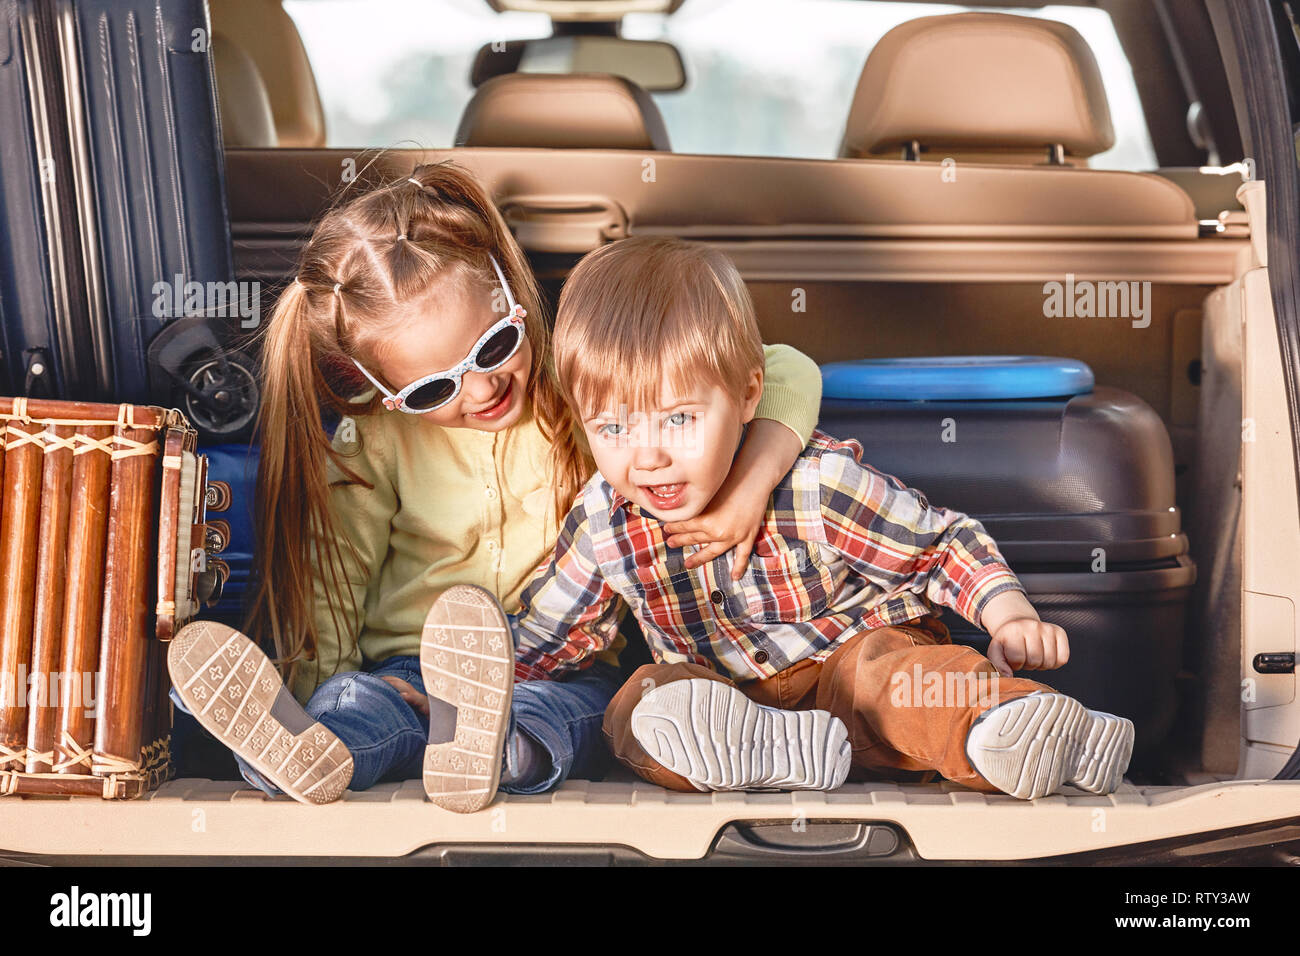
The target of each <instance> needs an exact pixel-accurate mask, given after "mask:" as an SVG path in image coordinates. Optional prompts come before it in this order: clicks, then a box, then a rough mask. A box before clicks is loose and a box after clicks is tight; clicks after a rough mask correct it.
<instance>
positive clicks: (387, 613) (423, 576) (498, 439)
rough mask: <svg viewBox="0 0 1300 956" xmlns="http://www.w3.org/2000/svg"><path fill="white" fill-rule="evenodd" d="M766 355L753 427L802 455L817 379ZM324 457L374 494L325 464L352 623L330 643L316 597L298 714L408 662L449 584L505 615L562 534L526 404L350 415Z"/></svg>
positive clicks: (545, 446) (787, 352) (778, 350)
mask: <svg viewBox="0 0 1300 956" xmlns="http://www.w3.org/2000/svg"><path fill="white" fill-rule="evenodd" d="M764 355H765V359H766V363H765V374H764V383H765V384H764V388H763V396H762V398H761V399H760V401H759V405H758V409H757V410H756V412H755V416H756V417H758V418H770V419H775V420H776V421H779V422H781V423H782V424H784V425H786V426H787V427H789V428H790V429H791V430H792V431H794V432H795V433H796V434H797V435H798V436H799V438H800V440H801V441H802V442H804V443H805V444H806V443H807V441H808V439H809V438H810V437H811V435H812V431H813V428H814V427H816V424H817V417H818V414H819V411H820V404H821V373H820V371H819V370H818V368H817V366H816V364H815V363H814V362H813V361H812V360H811V359H809V358H808V357H807V356H805V355H804V354H803V353H801V352H799V351H797V350H795V349H792V348H790V347H789V346H785V345H770V346H765V347H764ZM358 443H359V446H360V447H359V449H358ZM334 447H335V448H336V449H337V450H339V451H340V452H341V453H343V454H344V455H347V456H350V457H348V458H346V459H345V460H346V461H347V464H348V467H349V468H351V469H352V470H353V471H355V472H356V473H357V474H358V475H360V476H361V477H362V478H364V479H365V480H366V481H368V482H370V483H371V484H372V485H374V488H373V489H367V488H365V487H363V486H361V485H358V484H349V483H342V482H343V481H344V476H343V474H342V472H340V471H339V470H338V469H337V467H336V466H335V465H334V464H333V463H332V462H331V463H330V474H329V478H330V482H331V483H332V484H333V483H334V482H340V483H339V484H333V487H332V492H331V504H332V508H333V511H334V516H335V519H336V521H337V527H338V529H339V533H340V534H341V535H342V536H343V537H344V538H345V540H347V541H351V542H352V544H353V545H354V546H355V547H356V551H357V555H356V557H355V558H354V557H353V556H352V555H350V554H348V553H347V552H348V549H347V547H346V545H345V547H344V549H343V550H344V559H345V567H346V579H347V581H348V584H349V586H350V587H351V589H352V593H353V597H354V599H355V604H356V607H357V608H358V609H359V610H360V612H361V613H360V614H359V615H350V614H349V613H348V603H347V600H346V596H343V600H341V601H339V602H338V603H339V604H340V608H339V618H340V621H342V622H343V624H344V627H345V628H346V630H345V631H344V632H343V633H342V634H340V633H339V632H338V630H336V628H335V626H334V619H333V616H332V615H331V612H330V608H329V605H328V603H327V601H326V595H323V594H320V593H317V595H316V608H315V612H314V617H315V621H316V628H317V631H316V633H317V656H316V660H314V661H300V662H299V664H298V667H297V671H296V675H295V678H294V682H293V692H294V696H295V697H297V698H298V699H299V700H300V701H303V702H304V703H305V702H306V700H307V699H308V698H309V697H310V696H311V694H312V692H313V691H314V690H315V689H316V688H317V687H318V686H320V684H321V683H323V682H324V681H325V680H326V679H327V678H329V677H330V676H331V675H332V674H335V673H341V672H345V671H354V670H360V668H361V664H362V655H363V654H364V655H365V657H366V658H368V659H370V660H373V661H382V660H384V659H385V658H388V657H392V656H395V655H399V654H401V655H405V654H410V655H417V654H419V653H420V632H421V631H422V630H423V627H424V619H425V618H426V617H427V616H428V613H429V608H430V607H432V606H433V603H434V601H435V600H437V598H438V595H440V594H441V593H442V592H443V591H444V590H446V589H447V588H449V587H450V586H452V585H453V584H477V585H479V586H480V587H483V588H486V589H487V590H489V591H491V592H492V593H493V594H495V595H496V596H497V598H498V599H499V600H500V601H501V604H502V606H503V607H504V608H505V609H506V611H508V612H510V613H512V614H513V613H517V612H518V611H519V595H520V593H521V592H522V591H523V589H524V586H525V585H526V584H527V583H528V581H529V580H530V579H531V578H532V576H533V574H534V572H536V571H537V569H538V567H539V566H540V565H541V564H542V562H543V561H549V560H550V557H551V553H552V551H553V550H554V548H555V541H556V539H557V538H558V537H559V531H560V529H559V522H558V521H557V520H556V518H555V514H554V507H553V505H552V485H553V481H552V471H551V461H550V443H549V442H548V441H547V440H546V439H545V437H543V435H542V432H541V429H540V428H539V427H538V425H537V420H536V418H535V417H534V416H533V413H532V407H531V405H530V406H529V407H528V408H526V409H525V411H524V415H523V416H522V417H521V418H520V419H519V421H518V422H517V423H516V424H515V425H513V426H511V427H510V428H508V429H506V430H505V431H501V432H483V431H478V430H476V429H472V428H443V427H441V426H439V425H433V424H431V423H429V422H427V421H425V420H424V419H423V417H422V416H420V415H407V414H403V413H400V412H383V413H380V414H376V415H362V416H357V417H355V418H351V419H347V420H346V421H345V422H342V423H340V426H339V428H338V429H337V430H336V431H335V434H334ZM319 590H320V589H319V587H318V592H319ZM354 638H355V640H354ZM615 656H616V651H615Z"/></svg>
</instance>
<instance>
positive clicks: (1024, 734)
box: [966, 692, 1133, 800]
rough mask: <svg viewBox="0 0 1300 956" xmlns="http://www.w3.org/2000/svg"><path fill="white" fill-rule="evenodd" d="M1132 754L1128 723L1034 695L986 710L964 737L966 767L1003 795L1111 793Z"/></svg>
mask: <svg viewBox="0 0 1300 956" xmlns="http://www.w3.org/2000/svg"><path fill="white" fill-rule="evenodd" d="M1132 756H1133V722H1132V721H1131V720H1126V719H1125V718H1123V717H1116V716H1115V715H1114V714H1106V713H1102V712H1100V711H1096V710H1088V709H1087V708H1086V707H1084V706H1083V704H1081V703H1079V702H1078V701H1077V700H1075V699H1074V698H1073V697H1067V696H1066V695H1065V694H1055V693H1041V692H1040V693H1037V694H1030V695H1029V696H1027V697H1019V698H1017V699H1015V700H1012V701H1007V702H1006V703H1005V704H999V705H998V706H997V707H994V708H992V709H990V710H987V711H985V712H984V713H983V714H981V715H980V717H979V718H978V719H977V720H976V721H975V723H974V724H973V725H972V726H971V729H970V733H969V734H968V735H967V737H966V757H967V759H968V760H970V763H971V766H972V767H974V768H975V769H976V770H977V771H979V774H980V776H982V777H983V778H984V779H985V780H987V781H988V782H989V783H991V784H993V785H994V786H995V787H997V788H998V789H999V790H1001V791H1003V792H1004V793H1009V794H1011V796H1013V797H1019V798H1021V799H1022V800H1033V799H1036V798H1038V797H1043V796H1046V795H1047V794H1049V793H1056V792H1058V791H1059V790H1060V789H1061V787H1062V786H1063V785H1066V784H1068V785H1071V786H1075V787H1078V788H1079V789H1080V790H1085V791H1087V792H1088V793H1095V794H1105V793H1113V792H1114V791H1115V790H1116V789H1118V788H1119V785H1120V784H1121V783H1122V782H1123V780H1124V771H1125V770H1126V769H1127V768H1128V762H1129V758H1131V757H1132Z"/></svg>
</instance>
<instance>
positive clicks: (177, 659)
mask: <svg viewBox="0 0 1300 956" xmlns="http://www.w3.org/2000/svg"><path fill="white" fill-rule="evenodd" d="M262 368H263V372H262V378H263V382H262V396H263V404H262V409H261V414H260V418H259V422H258V429H259V437H260V443H261V462H260V467H259V471H258V479H257V504H256V517H257V526H258V534H259V546H258V549H257V567H256V569H255V592H254V596H253V605H252V608H251V610H250V613H249V617H248V620H247V622H246V625H245V629H246V630H248V631H249V632H250V633H252V634H255V635H259V636H262V637H269V638H270V640H271V642H272V643H273V644H274V648H275V651H276V654H277V657H278V659H279V662H280V664H281V666H282V667H283V668H284V671H283V680H282V674H281V672H280V671H279V670H277V668H276V666H275V664H273V663H272V662H271V660H270V659H269V658H267V657H266V655H265V654H263V653H262V651H261V650H260V649H259V647H258V646H257V644H256V642H254V641H251V640H249V639H248V638H247V637H245V636H244V635H243V634H241V633H240V632H239V631H234V630H232V629H231V628H229V627H222V626H220V625H218V624H215V623H213V622H195V623H193V624H191V625H189V626H187V627H186V628H183V629H182V630H181V632H180V633H179V634H178V635H177V637H176V638H175V639H174V640H173V642H172V645H171V648H170V651H169V657H168V661H169V668H170V671H171V676H172V680H173V684H174V688H173V691H172V697H173V700H174V701H175V702H176V703H177V704H178V706H180V707H181V708H182V709H184V710H186V711H188V712H190V713H193V714H194V716H195V717H196V718H197V720H198V721H199V723H200V724H202V725H203V726H204V727H205V728H206V729H207V730H208V731H209V732H211V733H212V734H213V735H214V736H215V737H216V738H217V739H218V740H219V741H221V742H222V743H224V744H225V745H227V746H229V747H230V748H231V749H232V751H233V752H234V753H235V756H236V759H237V760H238V761H239V763H240V766H241V769H242V771H243V773H244V776H245V779H247V780H248V781H249V782H250V783H253V784H254V785H255V786H258V787H260V788H262V789H263V790H265V791H266V792H268V793H272V794H274V793H277V792H281V791H282V792H285V793H288V794H289V795H290V796H292V797H294V798H295V799H297V800H299V801H302V802H305V803H325V802H329V801H331V800H334V799H336V798H337V797H338V796H339V795H340V794H341V793H342V792H343V790H344V789H347V788H351V789H353V790H364V789H366V788H368V787H370V786H372V785H373V784H374V783H376V782H377V781H379V780H383V779H409V778H412V777H415V776H420V775H421V770H422V756H423V751H424V749H425V746H426V744H428V745H430V746H431V745H432V744H433V743H435V734H445V733H448V732H450V728H449V726H448V721H449V720H450V721H452V722H454V719H455V718H454V716H450V717H449V715H448V713H447V709H448V705H447V704H446V703H445V702H444V701H442V700H438V699H436V698H435V697H432V696H430V695H427V694H426V692H425V688H424V684H423V681H422V679H421V671H420V662H419V658H418V654H419V649H420V642H421V635H422V632H423V631H424V628H425V625H426V617H427V616H428V615H429V612H430V609H431V607H432V606H433V604H434V602H435V600H436V599H437V598H438V596H439V595H440V594H442V593H443V592H445V591H447V590H448V589H449V588H450V587H452V586H454V585H456V584H474V585H479V586H480V587H483V588H486V589H487V590H488V591H490V592H491V593H492V594H493V595H495V596H496V597H497V598H498V599H499V600H500V601H501V604H502V606H503V607H504V608H505V610H506V611H507V612H517V611H518V610H519V595H520V593H521V591H522V590H523V588H524V586H525V585H526V584H527V583H528V581H529V579H530V578H531V577H532V576H533V573H534V572H535V571H537V570H538V569H539V568H541V567H545V566H546V565H548V564H549V562H550V557H551V552H552V550H553V549H554V546H555V542H556V539H557V536H558V533H559V527H560V521H561V520H562V518H563V516H564V514H565V513H566V512H567V511H568V509H569V507H570V506H571V504H572V503H573V500H574V497H575V496H576V495H577V493H578V491H579V489H580V488H581V487H582V485H583V484H584V483H585V481H586V480H587V478H588V477H590V475H591V473H592V471H593V468H592V464H591V461H590V457H589V451H588V450H587V448H586V447H585V445H584V444H583V443H582V439H581V438H580V434H581V433H580V430H578V429H575V427H574V426H573V424H572V423H571V421H570V418H569V412H568V410H567V407H566V406H565V404H564V402H563V400H562V398H561V397H560V393H559V391H558V389H557V386H556V382H555V377H554V369H553V365H552V359H551V356H550V328H549V325H548V323H547V322H546V320H545V316H544V314H543V311H542V300H541V294H540V291H539V289H538V286H537V284H536V281H535V279H534V278H533V276H532V274H531V272H530V270H529V267H528V264H527V260H526V259H525V257H524V254H523V252H522V251H521V250H520V248H519V246H518V245H517V244H516V242H515V240H514V237H513V236H512V235H511V233H510V231H509V229H508V228H507V227H506V225H505V222H504V220H503V219H502V218H501V215H500V213H499V212H498V211H497V209H496V207H495V205H494V204H493V203H492V201H491V199H490V198H489V196H488V195H487V193H486V191H485V190H484V189H483V187H482V186H481V185H480V184H479V183H478V182H477V181H476V180H475V179H474V178H473V177H472V176H471V175H470V174H469V173H467V172H466V171H465V170H463V169H461V168H460V167H458V166H456V165H454V164H452V163H440V164H436V165H428V166H423V167H420V168H419V169H417V170H416V171H415V172H414V173H413V174H412V175H411V176H410V177H409V178H407V179H404V180H401V181H398V182H396V183H393V184H390V185H388V186H384V187H380V188H378V189H375V190H373V191H371V192H368V193H365V194H362V195H360V196H358V197H356V198H354V199H352V200H351V201H349V202H347V203H345V204H343V205H341V206H338V207H336V208H334V209H333V210H331V211H330V212H328V213H327V214H326V215H325V216H324V217H323V219H322V220H321V222H320V224H319V225H318V226H317V227H316V230H315V232H314V233H313V235H312V237H311V239H310V240H309V241H308V243H307V245H306V247H305V249H304V250H303V253H302V258H301V262H300V265H299V269H298V275H297V277H296V278H295V280H294V282H293V283H292V284H291V285H290V286H289V287H288V288H287V289H286V290H285V292H284V293H283V294H282V295H281V297H280V299H279V301H278V302H277V304H276V308H275V312H274V315H273V316H272V318H271V320H270V322H269V324H268V326H267V328H266V329H265V330H264V342H263V347H262ZM766 375H767V379H768V385H767V386H766V388H765V390H764V394H763V400H762V402H761V403H760V405H759V407H758V412H757V415H758V416H760V417H761V418H762V419H763V420H759V421H755V423H754V427H752V428H751V430H750V436H749V438H748V439H747V441H746V443H745V445H744V446H743V447H742V449H741V450H740V452H739V453H738V454H737V455H736V458H735V460H734V462H733V465H732V471H731V474H730V476H729V478H728V480H727V484H726V485H725V486H724V488H723V489H722V491H721V492H720V493H719V496H718V498H717V499H715V500H716V502H717V504H716V505H715V506H714V507H712V508H711V509H710V510H709V511H708V512H706V513H704V514H702V515H700V516H699V517H697V518H696V519H694V520H692V521H690V522H681V523H679V524H675V525H667V526H666V528H665V530H666V531H667V532H669V533H670V534H672V535H673V537H671V538H669V539H668V544H669V545H670V546H673V547H686V546H689V545H695V546H701V547H699V549H698V550H696V551H695V553H693V554H691V555H690V556H689V557H688V558H687V562H688V566H690V567H695V566H698V565H699V564H701V563H703V562H705V561H710V560H712V559H713V558H715V557H717V556H718V555H720V554H722V553H724V552H725V551H727V550H728V549H730V548H732V547H733V546H734V547H736V549H737V560H736V562H735V566H736V568H737V569H738V570H739V571H741V572H743V570H744V568H745V566H746V563H747V561H748V556H749V549H750V548H751V547H752V544H753V540H754V537H755V536H756V534H757V532H758V528H759V524H760V521H761V519H762V516H763V513H764V510H765V508H766V504H767V499H768V496H769V495H770V494H771V492H772V489H773V488H774V487H775V486H776V483H777V482H778V481H779V480H780V479H781V477H782V476H783V475H784V474H785V472H786V471H787V470H788V469H789V468H790V467H791V466H792V464H793V462H794V460H795V458H796V457H797V456H798V454H799V452H800V451H801V450H802V448H803V446H804V444H805V443H806V442H807V440H808V438H809V436H810V435H811V433H812V430H813V427H814V426H815V424H816V419H817V414H818V408H819V404H820V397H821V377H820V374H819V372H818V370H817V367H816V365H815V364H813V363H812V361H811V360H809V359H807V358H806V357H804V356H803V355H801V354H800V353H798V352H796V351H795V350H793V349H790V348H787V347H785V346H772V347H769V349H768V351H767V355H766ZM371 385H373V386H374V388H371V387H370V386H371ZM322 412H323V413H324V416H325V417H326V418H328V419H329V420H330V421H335V420H336V421H337V424H336V426H335V428H334V434H333V437H332V438H331V437H330V435H329V433H328V432H327V430H326V427H325V425H324V423H323V421H322ZM618 646H619V645H618V644H616V645H615V647H614V648H613V649H612V650H613V653H611V654H609V655H608V656H606V657H605V658H604V659H603V660H600V661H598V662H596V663H595V664H594V665H593V666H591V667H590V668H588V669H587V670H585V671H582V672H581V673H580V674H578V675H576V676H574V677H573V678H572V679H569V680H562V681H525V682H522V683H519V684H517V685H515V686H514V687H513V705H512V707H511V708H510V714H509V723H508V725H506V724H503V725H502V726H501V727H494V728H492V735H491V736H492V740H493V743H494V745H496V752H500V753H502V759H501V760H500V761H499V764H500V766H497V765H496V763H497V762H495V761H494V763H493V766H492V767H491V768H490V769H489V770H485V774H486V775H487V776H489V777H490V778H491V783H492V786H491V787H490V788H489V787H485V788H484V790H485V791H486V792H487V794H488V795H487V797H486V798H485V799H483V800H482V801H481V803H486V802H487V800H490V799H491V793H492V792H494V791H495V789H496V787H497V777H498V774H499V784H500V788H501V789H502V790H505V791H506V792H513V793H538V792H542V791H545V790H547V789H550V788H552V787H554V786H557V785H558V784H559V783H561V782H562V781H563V780H564V779H566V777H567V776H568V775H569V774H571V773H578V774H583V773H590V772H591V771H593V770H595V769H598V768H599V766H600V764H601V762H602V761H603V759H604V757H605V753H604V746H603V742H602V741H601V740H600V726H601V721H602V718H603V715H604V711H605V707H606V705H607V704H608V703H609V700H610V698H611V697H612V695H613V694H614V692H615V691H616V690H617V689H618V687H619V683H620V681H619V672H618V668H617V649H618ZM510 690H511V689H510V688H509V682H508V681H507V685H506V691H507V693H509V691H510ZM303 704H305V710H304V708H303V706H301V705H303ZM431 708H432V715H431V713H430V712H431ZM431 716H432V719H431ZM437 739H438V740H445V739H448V738H447V737H446V736H440V737H438V738H437ZM426 789H428V783H427V776H426ZM454 809H461V810H465V809H477V805H464V804H463V803H462V804H459V805H457V806H455V807H454Z"/></svg>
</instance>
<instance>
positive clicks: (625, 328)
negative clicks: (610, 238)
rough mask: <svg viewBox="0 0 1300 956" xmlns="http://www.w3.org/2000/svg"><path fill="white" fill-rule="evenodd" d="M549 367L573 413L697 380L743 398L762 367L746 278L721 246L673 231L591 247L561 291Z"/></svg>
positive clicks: (633, 405)
mask: <svg viewBox="0 0 1300 956" xmlns="http://www.w3.org/2000/svg"><path fill="white" fill-rule="evenodd" d="M552 347H553V349H554V352H555V370H556V374H557V377H558V379H559V383H560V389H561V391H562V392H563V394H564V398H565V400H566V401H567V402H568V403H569V405H570V406H571V407H572V408H573V410H574V411H575V412H576V413H577V417H578V418H582V417H584V416H587V415H590V414H592V413H593V412H597V411H603V410H606V409H610V410H612V409H614V408H616V407H617V406H619V405H623V406H626V407H627V408H629V409H637V410H644V409H647V408H653V407H657V406H658V404H659V399H660V397H661V395H660V393H661V389H662V387H663V386H664V385H665V384H668V385H671V386H672V388H673V389H674V390H675V391H676V392H677V394H679V395H682V394H685V393H686V392H688V391H689V390H690V389H692V388H693V387H694V386H695V385H696V384H697V383H698V382H700V381H701V380H703V381H705V382H707V383H710V384H713V385H717V386H719V387H721V388H722V389H723V390H724V391H726V392H727V393H728V394H729V395H731V396H732V397H733V398H735V399H737V400H740V399H741V398H742V396H743V393H744V390H745V387H746V385H747V384H748V382H749V378H750V376H751V375H752V374H753V372H754V370H755V369H761V368H762V367H763V340H762V337H761V336H760V335H759V332H758V323H757V321H756V320H755V318H754V303H753V301H752V300H751V299H750V297H749V291H748V290H747V289H746V288H745V283H744V281H743V280H742V279H741V277H740V273H739V272H737V271H736V267H735V266H734V265H733V264H732V262H731V260H730V259H728V258H727V257H726V256H725V255H724V254H723V253H721V252H718V251H717V250H716V249H713V248H711V247H710V246H706V245H704V244H702V243H698V242H688V241H687V240H685V239H676V238H672V237H657V236H647V237H634V238H630V239H624V240H622V241H621V242H616V243H613V244H612V245H608V246H604V247H602V248H600V249H597V250H596V251H595V252H592V253H590V254H589V255H587V256H586V257H585V258H583V259H582V261H581V262H579V263H578V265H577V266H576V267H575V268H574V270H573V272H572V273H571V274H570V275H569V278H568V280H567V281H566V282H565V284H564V289H563V291H562V292H561V293H560V303H559V309H558V311H557V315H556V320H555V335H554V342H553V346H552Z"/></svg>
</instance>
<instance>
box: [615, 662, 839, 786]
mask: <svg viewBox="0 0 1300 956" xmlns="http://www.w3.org/2000/svg"><path fill="white" fill-rule="evenodd" d="M632 736H634V737H635V738H636V739H637V742H638V743H639V744H640V745H641V747H642V749H643V750H645V752H646V753H647V754H649V755H650V756H651V757H652V758H653V759H654V760H656V761H658V762H659V763H660V764H662V765H663V766H664V767H666V768H668V769H669V770H671V771H672V772H673V773H676V774H679V775H680V776H682V777H685V778H686V779H687V780H689V781H690V782H691V783H692V784H694V785H695V786H696V787H698V788H699V789H701V790H758V789H775V790H834V789H835V788H836V787H839V786H840V785H842V784H843V783H844V779H845V778H846V777H847V776H848V773H849V765H850V762H851V760H852V751H851V749H850V747H849V736H848V730H847V729H846V728H845V726H844V722H843V721H841V720H840V719H839V718H838V717H834V716H832V715H831V714H830V713H828V712H827V711H824V710H778V709H777V708H775V707H765V706H763V705H762V704H756V703H754V702H753V701H751V700H750V699H749V698H748V697H746V696H745V695H744V694H743V693H741V692H740V691H739V690H737V689H736V688H735V687H732V686H731V685H729V684H724V683H722V682H720V681H713V680H706V679H704V678H692V679H690V680H680V681H673V682H672V683H671V684H665V685H664V686H662V687H656V688H655V689H654V690H652V691H650V692H649V693H647V694H646V695H645V696H644V697H642V698H641V700H640V701H639V702H638V703H637V705H636V707H635V708H633V710H632Z"/></svg>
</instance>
